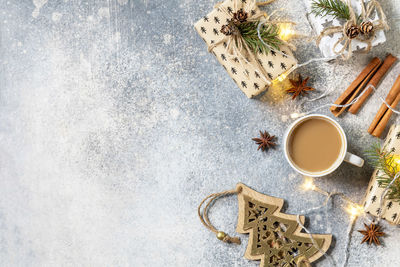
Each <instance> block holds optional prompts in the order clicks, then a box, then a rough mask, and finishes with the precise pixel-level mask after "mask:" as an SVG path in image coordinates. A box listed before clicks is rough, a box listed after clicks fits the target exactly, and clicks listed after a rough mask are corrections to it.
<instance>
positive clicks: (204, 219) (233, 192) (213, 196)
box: [197, 189, 240, 245]
mask: <svg viewBox="0 0 400 267" xmlns="http://www.w3.org/2000/svg"><path fill="white" fill-rule="evenodd" d="M239 193H240V189H239V190H237V189H234V190H227V191H223V192H220V193H214V194H211V195H208V196H207V197H206V198H204V199H203V201H201V202H200V205H199V207H198V208H197V214H198V215H199V218H200V221H201V223H202V224H203V225H204V226H205V227H207V228H208V229H209V230H210V231H212V232H214V233H215V234H216V235H217V237H218V239H220V237H221V238H222V239H220V240H221V241H223V242H225V243H235V244H238V245H240V239H239V238H238V237H231V236H229V235H228V234H226V233H225V232H222V231H219V230H217V229H216V228H215V227H214V226H213V225H212V223H211V222H210V219H209V218H208V210H209V208H210V205H211V203H213V202H214V200H216V199H217V198H220V197H224V196H229V195H236V194H239ZM205 202H207V204H206V206H205V207H204V209H203V211H202V210H201V207H202V206H203V204H204V203H205Z"/></svg>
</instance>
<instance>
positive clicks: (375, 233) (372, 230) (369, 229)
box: [359, 223, 385, 245]
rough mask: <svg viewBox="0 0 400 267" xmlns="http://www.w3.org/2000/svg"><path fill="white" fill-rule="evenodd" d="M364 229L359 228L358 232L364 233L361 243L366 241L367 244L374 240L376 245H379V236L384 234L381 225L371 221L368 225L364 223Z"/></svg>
mask: <svg viewBox="0 0 400 267" xmlns="http://www.w3.org/2000/svg"><path fill="white" fill-rule="evenodd" d="M364 226H365V229H366V230H359V232H360V233H362V234H363V235H364V238H363V239H362V241H361V244H362V243H364V242H368V245H371V244H372V242H374V243H375V244H376V245H380V244H381V242H380V241H379V237H380V236H384V235H385V233H384V232H381V231H380V230H381V227H380V226H379V225H376V224H374V223H371V225H370V226H368V225H366V224H365V223H364Z"/></svg>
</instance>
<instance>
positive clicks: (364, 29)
mask: <svg viewBox="0 0 400 267" xmlns="http://www.w3.org/2000/svg"><path fill="white" fill-rule="evenodd" d="M373 30H374V24H372V22H371V21H364V22H363V23H361V25H360V31H361V33H362V34H370V33H371V32H372V31H373Z"/></svg>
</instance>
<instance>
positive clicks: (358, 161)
mask: <svg viewBox="0 0 400 267" xmlns="http://www.w3.org/2000/svg"><path fill="white" fill-rule="evenodd" d="M344 161H346V162H348V163H350V164H353V165H355V166H357V167H360V168H361V167H362V166H363V165H364V160H363V159H362V158H360V157H359V156H356V155H354V154H351V153H349V152H346V156H345V157H344Z"/></svg>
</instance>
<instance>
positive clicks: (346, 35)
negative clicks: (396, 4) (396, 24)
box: [317, 0, 389, 60]
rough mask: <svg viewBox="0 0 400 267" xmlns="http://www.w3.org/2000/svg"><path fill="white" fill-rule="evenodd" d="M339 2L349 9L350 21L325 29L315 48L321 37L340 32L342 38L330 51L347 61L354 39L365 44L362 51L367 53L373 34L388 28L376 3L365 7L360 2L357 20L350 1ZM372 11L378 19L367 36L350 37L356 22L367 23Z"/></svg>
mask: <svg viewBox="0 0 400 267" xmlns="http://www.w3.org/2000/svg"><path fill="white" fill-rule="evenodd" d="M340 1H343V2H344V1H346V3H347V6H348V7H349V12H350V19H349V20H348V21H346V23H345V24H344V25H343V26H332V27H327V28H325V29H324V30H323V31H322V32H321V33H320V35H319V36H318V38H317V46H319V44H320V42H321V40H322V38H323V37H325V36H328V35H331V34H335V33H340V32H341V33H342V37H341V38H340V39H339V40H338V41H337V42H336V43H335V45H334V46H333V48H332V50H333V52H334V53H335V54H337V55H341V56H342V58H343V59H345V60H348V59H349V58H350V57H351V56H352V53H353V51H352V46H351V43H352V41H353V40H354V39H355V40H357V41H360V42H362V43H365V44H367V47H366V48H365V49H364V53H368V52H369V51H370V50H371V48H372V41H373V39H374V38H375V32H376V31H379V30H388V29H389V26H388V24H387V20H386V15H385V13H384V12H383V9H382V7H381V5H380V3H379V2H378V1H376V0H371V1H369V3H368V4H367V6H365V3H364V0H360V4H361V9H362V12H361V15H360V17H358V18H357V16H356V14H355V12H354V9H353V7H352V5H351V2H350V0H340ZM374 10H377V12H378V13H379V18H380V19H379V20H377V21H374V22H373V24H372V25H373V27H372V31H371V32H370V33H369V34H366V35H365V34H364V35H363V37H360V36H359V35H358V34H357V35H356V36H352V34H351V31H352V30H353V29H354V27H357V26H356V25H357V22H358V21H360V20H361V21H362V22H367V21H369V17H370V16H371V14H372V12H373V11H374ZM357 29H358V28H357ZM343 41H344V44H343V47H342V49H340V50H339V51H337V49H336V48H337V46H338V45H339V44H341V43H342V42H343ZM346 50H347V53H346V54H345V53H344V52H345V51H346Z"/></svg>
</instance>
